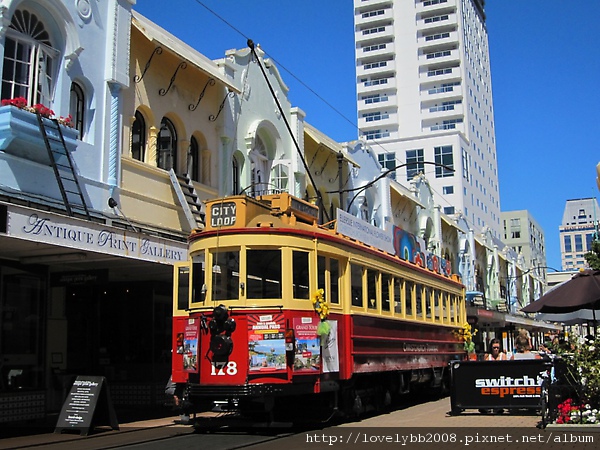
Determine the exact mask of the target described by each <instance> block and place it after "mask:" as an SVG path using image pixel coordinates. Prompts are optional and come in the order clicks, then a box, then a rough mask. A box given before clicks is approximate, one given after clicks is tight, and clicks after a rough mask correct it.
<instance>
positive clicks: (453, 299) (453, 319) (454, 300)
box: [449, 295, 457, 323]
mask: <svg viewBox="0 0 600 450" xmlns="http://www.w3.org/2000/svg"><path fill="white" fill-rule="evenodd" d="M456 303H457V298H456V296H455V295H451V296H450V311H449V314H450V323H456Z"/></svg>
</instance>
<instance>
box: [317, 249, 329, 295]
mask: <svg viewBox="0 0 600 450" xmlns="http://www.w3.org/2000/svg"><path fill="white" fill-rule="evenodd" d="M326 271H327V258H325V257H324V256H322V255H319V256H317V288H318V289H323V290H324V291H325V295H327V279H326V275H327V274H326V273H325V272H326Z"/></svg>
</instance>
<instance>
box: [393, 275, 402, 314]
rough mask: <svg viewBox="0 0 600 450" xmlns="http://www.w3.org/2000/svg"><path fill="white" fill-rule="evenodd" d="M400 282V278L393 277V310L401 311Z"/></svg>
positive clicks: (398, 312) (399, 312)
mask: <svg viewBox="0 0 600 450" xmlns="http://www.w3.org/2000/svg"><path fill="white" fill-rule="evenodd" d="M402 284H403V281H402V279H401V278H394V312H395V313H397V314H401V313H402Z"/></svg>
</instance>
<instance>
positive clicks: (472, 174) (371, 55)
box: [354, 0, 502, 238]
mask: <svg viewBox="0 0 600 450" xmlns="http://www.w3.org/2000/svg"><path fill="white" fill-rule="evenodd" d="M354 18H355V19H354V20H355V44H356V85H357V110H358V127H359V130H360V131H359V132H360V138H361V139H364V140H366V141H367V142H368V143H369V144H370V145H371V146H372V148H373V149H374V150H375V152H377V153H378V155H379V161H380V162H381V164H382V165H383V166H384V167H386V168H388V169H392V168H394V167H397V170H395V172H394V173H393V174H392V175H395V179H396V180H397V181H399V182H400V183H402V184H405V185H406V184H407V183H408V181H409V180H410V179H412V178H413V177H414V176H415V175H417V174H418V173H419V172H423V173H424V174H425V175H426V176H427V178H428V180H429V182H430V183H431V187H432V188H433V190H434V193H435V194H436V199H437V202H438V203H439V204H440V205H441V206H442V208H443V212H444V213H446V214H449V215H451V214H454V213H458V212H462V214H463V216H464V217H466V218H467V220H468V221H469V222H470V224H471V226H472V228H473V229H474V230H482V229H484V228H485V227H487V228H489V229H490V230H491V231H492V234H493V235H494V237H496V238H500V236H501V234H502V227H501V219H500V193H499V187H498V163H497V156H496V142H495V127H494V108H493V102H492V84H491V73H490V58H489V47H488V36H487V30H486V23H485V11H484V1H483V0H415V1H406V0H403V1H400V0H395V1H394V0H354ZM432 162H433V163H437V164H443V165H444V166H446V167H450V168H452V169H453V171H452V170H449V169H447V168H446V167H442V166H440V165H433V164H430V163H432ZM398 166H400V167H398Z"/></svg>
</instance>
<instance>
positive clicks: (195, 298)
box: [192, 254, 206, 303]
mask: <svg viewBox="0 0 600 450" xmlns="http://www.w3.org/2000/svg"><path fill="white" fill-rule="evenodd" d="M204 270H205V269H204V254H202V255H196V256H194V257H193V258H192V302H193V303H204V299H205V298H206V284H204V275H205V272H204Z"/></svg>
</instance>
